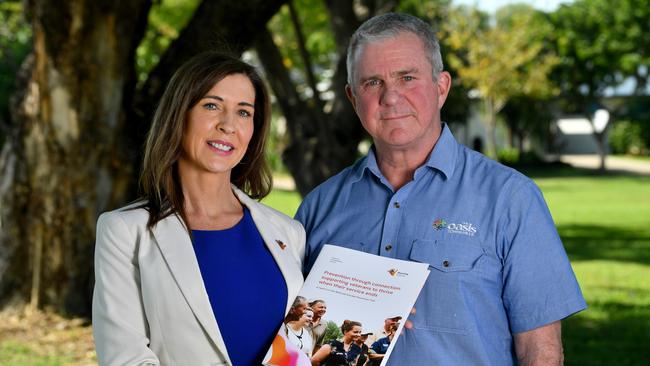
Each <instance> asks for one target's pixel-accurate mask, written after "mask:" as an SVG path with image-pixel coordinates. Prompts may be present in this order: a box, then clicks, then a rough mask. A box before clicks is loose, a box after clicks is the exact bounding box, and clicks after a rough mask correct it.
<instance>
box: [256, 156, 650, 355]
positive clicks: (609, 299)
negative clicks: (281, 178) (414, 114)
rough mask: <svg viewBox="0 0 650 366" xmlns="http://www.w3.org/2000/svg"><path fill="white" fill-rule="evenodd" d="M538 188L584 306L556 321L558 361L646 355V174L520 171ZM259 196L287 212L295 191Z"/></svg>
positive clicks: (649, 285) (649, 334)
mask: <svg viewBox="0 0 650 366" xmlns="http://www.w3.org/2000/svg"><path fill="white" fill-rule="evenodd" d="M524 173H526V174H527V175H528V176H530V177H532V178H533V179H534V180H535V181H536V182H537V184H538V185H539V186H540V188H541V189H542V192H543V193H544V196H545V198H546V200H547V203H548V205H549V208H550V210H551V213H552V215H553V218H554V220H555V223H556V225H557V227H558V231H559V233H560V236H562V239H563V242H564V245H565V248H566V250H567V252H568V254H569V257H570V259H571V263H572V265H573V268H574V270H575V272H576V276H577V277H578V281H579V282H580V286H581V288H582V291H583V294H584V296H585V298H586V299H587V304H588V306H589V308H588V309H587V310H586V311H583V312H582V313H579V314H577V315H575V316H573V317H571V318H569V319H568V320H566V321H565V322H564V325H563V333H564V335H563V338H564V348H565V364H566V365H647V364H648V362H649V360H650V347H648V346H647V344H648V342H649V339H650V177H634V176H621V175H604V176H600V175H594V174H593V173H592V172H590V171H587V170H578V169H572V168H568V167H562V166H560V167H554V168H537V169H535V170H528V171H524ZM264 202H266V203H267V204H269V205H271V206H274V207H276V208H277V209H279V210H281V211H283V212H285V213H287V214H289V215H293V213H294V212H295V210H296V208H297V207H298V205H299V203H300V197H299V196H298V194H296V193H293V192H286V191H274V192H273V193H272V194H271V195H270V196H269V197H268V198H267V199H266V200H265V201H264Z"/></svg>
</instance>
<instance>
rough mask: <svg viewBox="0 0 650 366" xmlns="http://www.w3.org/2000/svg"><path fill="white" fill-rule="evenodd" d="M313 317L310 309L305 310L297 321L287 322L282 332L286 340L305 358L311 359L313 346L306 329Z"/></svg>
mask: <svg viewBox="0 0 650 366" xmlns="http://www.w3.org/2000/svg"><path fill="white" fill-rule="evenodd" d="M313 316H314V311H313V310H312V309H311V308H306V309H305V310H304V312H303V313H302V316H301V317H300V318H299V319H297V320H292V321H289V322H287V323H286V324H285V325H284V332H285V334H286V335H287V339H289V341H290V342H291V343H293V344H295V345H296V346H297V347H298V348H299V349H300V350H301V351H303V352H304V353H305V354H306V355H307V357H311V351H312V349H313V346H314V345H313V341H312V339H311V334H310V333H309V330H308V329H307V327H308V326H309V324H310V323H311V319H312V317H313Z"/></svg>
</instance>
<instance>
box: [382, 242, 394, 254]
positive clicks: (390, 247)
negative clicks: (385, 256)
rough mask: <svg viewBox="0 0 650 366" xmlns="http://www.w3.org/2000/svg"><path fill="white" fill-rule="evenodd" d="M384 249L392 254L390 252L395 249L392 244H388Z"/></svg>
mask: <svg viewBox="0 0 650 366" xmlns="http://www.w3.org/2000/svg"><path fill="white" fill-rule="evenodd" d="M384 249H386V251H387V252H390V250H391V249H393V246H392V245H390V244H386V246H385V247H384Z"/></svg>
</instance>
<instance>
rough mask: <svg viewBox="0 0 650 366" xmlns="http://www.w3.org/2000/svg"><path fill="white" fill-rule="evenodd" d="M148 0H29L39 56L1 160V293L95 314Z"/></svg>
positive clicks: (126, 173) (123, 177)
mask: <svg viewBox="0 0 650 366" xmlns="http://www.w3.org/2000/svg"><path fill="white" fill-rule="evenodd" d="M150 5H151V3H150V1H149V0H137V1H136V0H134V1H118V2H87V1H82V0H71V1H67V2H60V1H49V0H32V1H29V2H28V4H27V7H28V8H27V11H28V14H29V17H30V21H31V24H32V27H33V28H32V29H33V38H34V51H33V52H34V54H33V55H32V56H31V63H30V64H26V66H27V68H26V69H25V70H24V75H25V76H26V77H25V84H24V85H25V86H26V89H25V90H24V92H23V93H22V95H21V96H19V97H18V98H17V99H16V100H15V103H14V108H13V113H12V115H13V121H14V126H15V129H14V130H13V131H12V132H11V135H10V136H9V139H8V141H7V142H6V144H5V146H4V148H3V152H2V155H1V158H0V172H1V174H2V177H1V178H0V179H1V181H0V204H1V206H0V225H1V227H2V235H1V236H0V300H1V301H2V304H6V303H8V302H10V303H16V304H21V303H30V305H31V307H32V308H36V307H43V306H48V307H52V308H54V309H56V310H59V311H61V312H64V313H68V314H85V315H87V314H89V312H90V299H91V293H92V284H93V280H92V254H93V243H94V231H95V230H94V228H95V220H96V218H97V216H98V214H99V212H101V211H104V210H105V209H106V208H107V207H112V206H114V205H115V202H123V201H124V199H125V197H124V194H125V191H124V189H123V188H124V187H125V186H126V185H125V184H124V182H126V181H128V180H129V179H132V178H131V177H132V175H133V172H132V171H131V169H130V165H129V164H123V161H124V150H123V145H121V141H120V139H119V136H120V133H121V132H122V131H123V130H124V128H125V125H124V122H125V119H124V113H123V108H124V103H125V102H126V101H125V95H130V94H131V91H132V90H133V87H134V85H135V73H134V67H133V65H134V55H135V49H136V47H137V45H138V44H139V42H140V40H141V38H142V35H143V33H144V29H145V25H146V20H147V14H148V11H149V8H150Z"/></svg>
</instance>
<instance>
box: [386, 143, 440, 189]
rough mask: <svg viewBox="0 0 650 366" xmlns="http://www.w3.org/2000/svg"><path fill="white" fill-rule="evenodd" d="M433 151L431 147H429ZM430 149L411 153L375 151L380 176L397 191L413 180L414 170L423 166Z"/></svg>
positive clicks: (409, 151) (403, 151)
mask: <svg viewBox="0 0 650 366" xmlns="http://www.w3.org/2000/svg"><path fill="white" fill-rule="evenodd" d="M431 149H433V146H432V147H431ZM431 149H429V150H423V151H413V150H410V149H405V150H394V149H379V148H377V149H376V157H377V166H378V167H379V170H380V171H381V174H383V175H384V177H386V179H387V180H388V182H389V183H390V184H391V185H392V186H393V189H394V190H395V191H397V190H398V189H400V188H402V186H404V185H405V184H406V183H408V182H410V181H411V180H413V174H414V173H415V170H416V169H417V168H419V167H421V166H422V165H424V164H425V163H426V161H427V158H428V157H429V154H430V153H431Z"/></svg>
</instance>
